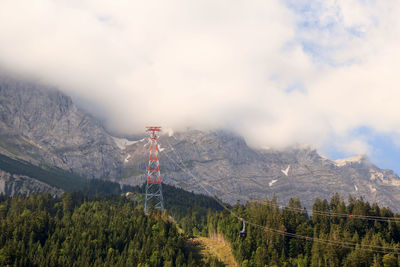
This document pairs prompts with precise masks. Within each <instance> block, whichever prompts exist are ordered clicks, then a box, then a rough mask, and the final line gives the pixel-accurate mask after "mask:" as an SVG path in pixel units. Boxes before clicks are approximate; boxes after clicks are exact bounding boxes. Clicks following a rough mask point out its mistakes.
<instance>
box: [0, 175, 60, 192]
mask: <svg viewBox="0 0 400 267" xmlns="http://www.w3.org/2000/svg"><path fill="white" fill-rule="evenodd" d="M33 193H50V194H51V195H53V196H61V195H62V193H63V191H62V190H61V189H58V188H55V187H52V186H50V185H48V184H45V183H43V182H40V181H38V180H36V179H33V178H31V177H28V176H24V175H15V174H10V173H7V172H4V171H1V170H0V194H3V195H7V196H14V195H30V194H33Z"/></svg>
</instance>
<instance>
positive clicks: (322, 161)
mask: <svg viewBox="0 0 400 267" xmlns="http://www.w3.org/2000/svg"><path fill="white" fill-rule="evenodd" d="M0 104H1V105H0V153H2V154H6V155H7V156H8V157H13V158H18V159H23V160H25V161H28V162H30V163H32V164H34V165H40V164H49V165H53V166H56V167H59V168H62V169H64V170H66V171H71V172H73V173H75V174H78V175H80V176H84V177H87V178H101V179H107V180H111V181H118V182H120V183H121V184H130V185H141V184H143V183H144V182H145V179H146V174H145V171H146V168H147V163H148V148H147V147H146V144H147V139H146V138H145V135H144V134H143V135H141V136H139V137H138V139H137V140H130V139H131V138H123V137H122V136H118V137H116V136H112V135H111V134H109V133H108V132H107V131H106V130H105V128H104V127H103V126H102V125H101V123H100V122H99V121H97V120H96V119H95V118H93V117H92V116H91V115H89V114H86V113H85V112H83V111H81V110H80V109H79V108H78V107H77V106H75V104H74V103H73V101H72V100H71V98H70V97H68V96H66V95H65V94H63V93H60V92H59V91H57V90H56V89H54V88H48V87H43V88H42V86H41V85H40V84H36V83H33V82H30V81H21V80H17V79H14V78H9V77H6V78H5V77H4V76H0ZM159 141H160V147H159V150H160V164H161V173H162V177H163V179H164V182H165V183H169V184H172V185H175V186H178V187H181V188H183V189H185V190H189V191H194V192H198V193H207V194H211V195H216V196H218V197H219V198H220V199H222V200H224V201H226V202H229V203H231V204H233V203H235V202H236V201H237V200H240V201H247V200H250V199H263V198H269V199H271V198H272V197H273V196H276V197H277V198H278V202H279V203H287V202H288V200H289V198H291V197H299V198H300V199H301V200H302V201H303V204H304V206H306V207H307V208H310V205H312V203H313V201H314V199H315V198H317V197H318V198H323V199H326V198H330V196H331V195H332V194H334V193H336V192H338V193H339V194H340V195H341V196H342V197H345V198H346V197H347V196H348V195H353V196H358V197H359V196H363V197H365V199H366V200H368V201H369V202H378V203H379V204H381V205H385V206H389V207H391V208H392V209H393V210H395V211H399V210H400V194H399V193H400V179H399V177H398V176H397V175H396V174H395V173H394V172H393V171H390V170H381V169H379V168H378V167H377V166H375V165H373V164H372V163H371V162H370V161H369V160H368V159H367V158H365V157H363V156H359V157H356V158H353V159H346V160H330V159H327V158H324V157H322V156H321V155H319V154H318V152H317V151H316V150H315V149H313V148H311V147H308V146H295V147H291V148H286V149H282V150H275V149H255V148H252V147H250V146H248V145H247V143H246V141H245V139H244V138H243V137H241V136H239V135H237V134H235V133H232V132H230V131H226V130H214V131H207V132H204V131H199V130H194V129H190V130H187V131H184V132H173V131H167V132H165V133H163V134H162V135H161V136H160V140H159ZM179 165H180V166H181V167H182V168H185V169H186V171H185V172H184V171H182V170H181V167H179ZM189 172H191V173H192V174H193V175H194V176H195V177H196V178H197V179H193V178H192V177H191V175H189ZM200 184H201V185H200ZM203 187H205V188H206V189H207V191H208V192H205V191H204V188H203Z"/></svg>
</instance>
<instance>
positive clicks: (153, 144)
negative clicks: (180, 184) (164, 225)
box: [144, 127, 164, 213]
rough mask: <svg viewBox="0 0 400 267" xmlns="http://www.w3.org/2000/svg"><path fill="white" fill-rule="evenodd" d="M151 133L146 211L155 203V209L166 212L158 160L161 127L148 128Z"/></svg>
mask: <svg viewBox="0 0 400 267" xmlns="http://www.w3.org/2000/svg"><path fill="white" fill-rule="evenodd" d="M146 128H147V131H148V132H149V133H150V139H149V150H150V152H149V165H148V167H147V183H146V200H145V203H144V211H145V212H146V213H147V212H148V209H149V204H151V203H153V204H154V208H156V209H160V210H161V211H163V210H164V199H163V194H162V187H161V175H160V162H159V160H158V154H159V150H158V142H157V139H158V133H159V132H160V131H161V127H146ZM150 200H152V201H150Z"/></svg>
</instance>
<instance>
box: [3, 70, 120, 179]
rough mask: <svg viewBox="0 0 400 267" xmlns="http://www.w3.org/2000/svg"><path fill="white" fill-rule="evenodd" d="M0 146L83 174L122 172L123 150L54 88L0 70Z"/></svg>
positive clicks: (12, 153)
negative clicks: (2, 72)
mask: <svg viewBox="0 0 400 267" xmlns="http://www.w3.org/2000/svg"><path fill="white" fill-rule="evenodd" d="M0 152H1V153H3V154H6V155H8V156H11V157H18V158H22V159H24V160H27V161H30V162H32V163H34V164H40V163H41V162H45V163H47V164H50V165H54V166H57V167H60V168H63V169H65V170H70V171H72V172H75V173H78V174H80V175H82V176H85V177H87V178H109V179H110V178H115V177H119V176H120V168H119V167H120V166H121V164H122V156H121V150H120V149H119V148H118V146H117V145H116V144H115V142H114V140H113V139H112V137H111V136H110V135H109V134H108V133H107V132H106V131H105V130H104V128H103V127H102V125H101V124H100V123H99V122H98V121H96V120H95V119H94V118H93V117H92V116H90V115H89V114H87V113H85V112H83V111H82V110H80V109H79V108H77V107H76V106H75V105H74V103H73V102H72V100H71V98H70V97H68V96H66V95H64V94H63V93H61V92H60V91H58V90H56V89H55V88H51V87H48V86H44V85H42V84H38V83H35V82H31V81H26V80H20V79H16V78H13V77H9V76H6V75H0Z"/></svg>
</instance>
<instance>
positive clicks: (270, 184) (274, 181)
mask: <svg viewBox="0 0 400 267" xmlns="http://www.w3.org/2000/svg"><path fill="white" fill-rule="evenodd" d="M277 181H278V180H272V181H271V182H269V186H270V187H271V186H272V185H273V184H274V183H276V182H277Z"/></svg>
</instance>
